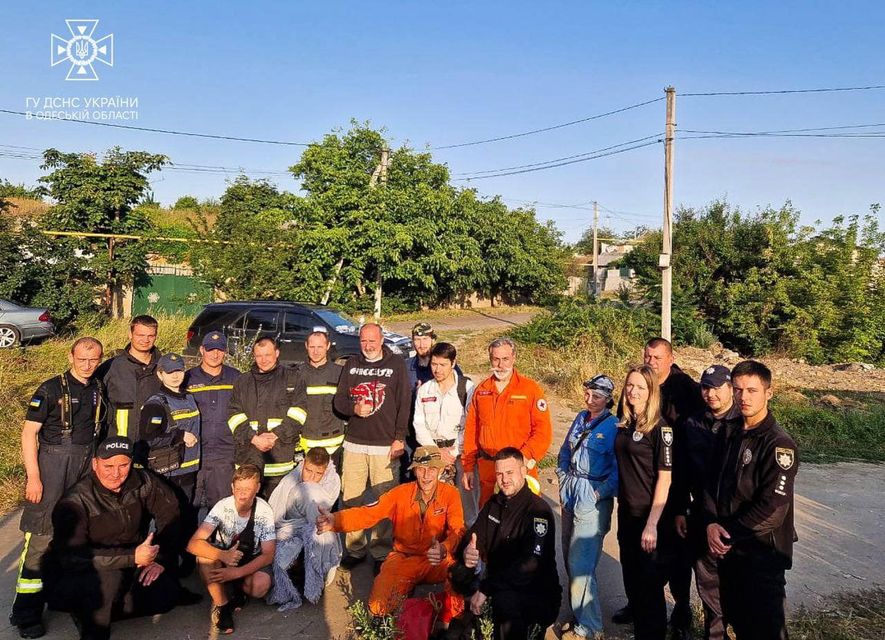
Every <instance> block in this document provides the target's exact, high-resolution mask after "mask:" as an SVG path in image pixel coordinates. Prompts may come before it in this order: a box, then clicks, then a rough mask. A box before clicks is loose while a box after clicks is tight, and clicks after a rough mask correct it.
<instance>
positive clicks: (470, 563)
mask: <svg viewBox="0 0 885 640" xmlns="http://www.w3.org/2000/svg"><path fill="white" fill-rule="evenodd" d="M478 564H479V550H478V549H477V548H476V534H475V533H473V534H471V535H470V544H468V545H467V548H466V549H464V565H465V566H466V567H468V568H470V569H473V568H474V567H476V565H478Z"/></svg>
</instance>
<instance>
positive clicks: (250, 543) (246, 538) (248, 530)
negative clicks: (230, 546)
mask: <svg viewBox="0 0 885 640" xmlns="http://www.w3.org/2000/svg"><path fill="white" fill-rule="evenodd" d="M257 507H258V497H257V496H256V498H255V499H254V500H253V501H252V511H251V512H250V513H249V521H248V522H246V526H245V527H244V528H243V530H242V531H241V532H240V551H242V552H243V559H242V560H241V562H242V563H243V564H245V563H247V562H251V561H252V560H253V559H254V558H255V554H254V550H255V509H256V508H257Z"/></svg>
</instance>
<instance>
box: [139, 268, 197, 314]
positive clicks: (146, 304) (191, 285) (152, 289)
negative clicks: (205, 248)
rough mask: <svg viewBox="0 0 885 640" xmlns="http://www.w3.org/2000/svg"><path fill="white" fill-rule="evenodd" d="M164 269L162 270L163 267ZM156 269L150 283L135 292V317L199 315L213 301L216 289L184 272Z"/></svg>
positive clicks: (153, 270) (150, 274)
mask: <svg viewBox="0 0 885 640" xmlns="http://www.w3.org/2000/svg"><path fill="white" fill-rule="evenodd" d="M161 269H162V268H161ZM161 269H157V268H156V267H155V268H153V269H151V271H152V272H153V273H149V275H148V278H150V280H149V281H148V282H147V283H146V284H144V285H141V286H139V287H137V288H136V289H135V292H134V293H133V296H132V315H139V314H143V313H149V314H175V315H186V316H196V315H197V314H198V313H199V312H200V311H201V310H202V309H203V305H205V304H207V303H209V302H212V287H211V286H209V285H207V284H206V283H204V282H200V281H199V280H197V279H196V278H194V277H193V276H191V275H183V274H182V273H181V272H180V270H178V269H174V268H168V267H167V268H165V269H162V272H161V273H157V271H161Z"/></svg>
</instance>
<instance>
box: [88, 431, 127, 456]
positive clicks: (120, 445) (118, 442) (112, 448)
mask: <svg viewBox="0 0 885 640" xmlns="http://www.w3.org/2000/svg"><path fill="white" fill-rule="evenodd" d="M114 456H126V457H127V458H132V440H130V439H129V438H125V437H123V436H111V437H110V438H105V440H104V441H103V442H102V443H101V444H100V445H98V448H97V449H96V450H95V457H96V458H101V459H102V460H107V459H108V458H113V457H114Z"/></svg>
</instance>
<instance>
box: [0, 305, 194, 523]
mask: <svg viewBox="0 0 885 640" xmlns="http://www.w3.org/2000/svg"><path fill="white" fill-rule="evenodd" d="M157 319H158V320H159V322H160V333H159V338H158V340H157V346H158V347H159V348H160V349H161V350H162V351H169V350H175V351H179V352H180V351H181V349H182V348H183V347H184V338H185V335H186V332H187V329H188V327H189V326H190V323H191V318H188V317H183V316H158V318H157ZM128 331H129V324H128V321H126V320H114V321H112V322H108V323H106V324H104V325H101V326H98V325H91V326H90V325H86V326H82V327H80V328H79V329H78V330H77V332H76V333H75V334H73V335H70V336H64V337H59V338H53V339H51V340H46V341H45V342H43V343H41V344H36V345H30V346H24V347H20V348H16V349H8V350H3V351H0V513H3V512H6V511H9V510H10V509H12V508H13V507H15V506H16V505H17V504H18V502H19V501H20V500H21V497H22V495H23V494H24V479H25V476H24V467H23V466H22V464H21V428H22V423H23V422H24V417H25V409H26V407H27V403H28V400H29V399H30V397H31V394H33V393H34V391H36V389H37V387H38V386H39V385H40V383H41V382H43V381H44V380H47V379H48V378H51V377H52V376H55V375H58V374H59V373H61V372H62V371H64V370H65V369H67V368H68V359H67V356H68V353H69V351H70V348H71V343H72V342H73V341H74V340H75V339H76V338H79V337H82V336H93V337H95V338H97V339H98V340H99V341H100V342H101V343H102V344H103V345H104V346H105V355H106V356H109V355H113V354H114V353H115V352H116V351H117V350H118V349H122V348H124V347H125V346H126V344H127V343H128V342H129V338H128Z"/></svg>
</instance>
